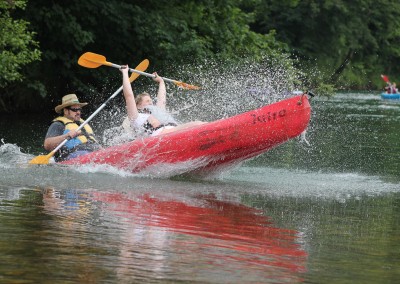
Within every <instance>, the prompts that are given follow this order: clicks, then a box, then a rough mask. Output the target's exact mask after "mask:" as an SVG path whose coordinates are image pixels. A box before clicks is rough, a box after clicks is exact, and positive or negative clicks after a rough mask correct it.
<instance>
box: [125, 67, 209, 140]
mask: <svg viewBox="0 0 400 284" xmlns="http://www.w3.org/2000/svg"><path fill="white" fill-rule="evenodd" d="M120 70H121V72H122V82H123V93H124V98H125V103H126V108H127V112H128V119H129V122H130V126H131V128H132V129H133V130H134V131H135V133H136V134H137V135H139V136H141V135H150V136H156V135H159V134H165V133H169V132H173V131H177V130H181V129H185V128H189V127H193V126H197V125H200V124H203V123H204V122H202V121H192V122H188V123H183V124H179V123H178V122H177V121H176V120H175V119H174V118H173V117H172V116H171V115H170V114H169V113H168V112H167V110H166V104H167V96H166V93H167V92H166V88H165V83H164V80H163V78H162V77H160V76H158V75H157V73H156V72H155V73H153V75H154V76H155V77H154V78H153V80H154V81H155V82H157V83H158V92H157V102H156V104H155V105H154V104H153V100H152V98H151V96H150V95H149V94H148V93H142V94H139V95H137V97H136V99H135V97H134V95H133V90H132V85H131V82H130V81H129V74H128V71H129V67H128V65H124V66H122V68H121V69H120Z"/></svg>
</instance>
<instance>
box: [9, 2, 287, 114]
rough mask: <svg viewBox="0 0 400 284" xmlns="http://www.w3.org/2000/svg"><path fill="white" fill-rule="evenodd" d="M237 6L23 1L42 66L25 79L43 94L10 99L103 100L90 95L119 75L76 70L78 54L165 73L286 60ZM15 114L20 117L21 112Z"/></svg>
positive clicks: (27, 91)
mask: <svg viewBox="0 0 400 284" xmlns="http://www.w3.org/2000/svg"><path fill="white" fill-rule="evenodd" d="M241 3H242V1H241V0H205V1H200V0H190V1H178V0H168V1H167V0H157V1H156V0H138V1H130V0H118V1H117V0H109V1H98V0H86V1H78V0H69V1H51V0H35V1H29V2H28V5H27V8H26V11H25V13H24V14H21V17H22V18H24V19H26V20H27V21H29V22H30V23H31V24H32V28H33V29H34V30H35V31H36V32H37V39H38V41H39V42H40V45H41V51H42V62H40V63H39V62H37V63H34V64H31V65H30V69H29V71H30V74H27V76H28V77H29V80H28V81H29V82H40V83H41V84H42V86H44V88H39V87H38V86H39V85H38V84H30V85H26V86H21V85H20V86H14V87H13V89H12V90H10V92H12V93H14V94H18V96H21V94H23V95H24V96H25V97H31V99H30V100H29V101H30V102H32V101H34V100H35V99H34V98H35V96H37V95H38V94H41V95H42V96H44V97H46V101H47V102H54V101H58V100H59V99H60V97H61V96H63V95H64V94H66V93H70V92H75V93H78V94H79V95H80V96H81V97H82V99H85V100H86V99H87V100H89V99H90V100H91V101H92V102H93V103H95V101H93V100H99V101H100V100H103V98H102V95H100V94H98V95H96V96H92V95H91V94H93V92H97V93H98V92H100V93H104V87H105V86H107V89H109V88H110V86H111V88H113V85H117V84H120V78H119V76H120V75H119V73H118V72H114V73H113V72H112V71H110V70H109V69H107V68H99V69H97V70H96V71H95V72H94V71H90V72H89V71H88V70H87V69H85V68H82V67H80V66H79V65H78V64H77V61H78V58H79V56H80V55H81V54H83V53H84V52H86V51H92V52H96V53H100V54H103V55H105V56H106V57H107V59H109V60H110V61H113V62H116V63H120V64H123V63H128V64H130V65H134V64H137V63H139V62H140V61H141V60H143V59H144V58H149V59H150V61H151V67H152V68H151V69H152V70H160V69H161V70H163V69H164V70H165V68H170V69H172V70H173V69H174V68H171V66H179V65H180V64H188V63H192V64H198V62H200V61H203V60H204V59H208V60H214V59H221V60H231V61H237V60H240V59H242V58H243V57H244V56H250V57H252V58H255V59H257V58H259V59H261V58H262V57H263V56H266V55H268V56H270V57H274V58H279V59H281V60H282V61H283V60H287V59H286V57H284V56H282V51H284V50H285V45H284V44H282V43H280V42H278V41H276V40H275V35H274V32H273V31H272V32H268V33H266V34H265V35H264V34H258V33H256V32H254V31H251V30H250V23H251V22H252V21H253V20H254V14H252V13H246V12H244V11H243V10H241V9H240V5H241ZM164 74H165V72H164ZM168 74H171V73H170V72H169V73H168ZM171 75H172V74H171ZM106 95H107V94H104V96H106ZM86 96H90V98H89V97H86ZM27 104H30V103H29V102H26V103H25V105H27ZM53 104H54V103H53ZM38 107H39V108H40V106H38ZM42 107H46V108H47V107H49V106H45V105H42ZM19 108H20V109H21V110H22V109H23V106H22V105H20V106H19Z"/></svg>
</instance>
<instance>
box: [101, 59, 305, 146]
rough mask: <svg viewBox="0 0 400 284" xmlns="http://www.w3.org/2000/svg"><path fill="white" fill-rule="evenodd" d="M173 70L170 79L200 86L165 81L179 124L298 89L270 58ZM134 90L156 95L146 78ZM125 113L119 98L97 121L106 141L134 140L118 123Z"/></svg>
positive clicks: (237, 109)
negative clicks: (186, 85)
mask: <svg viewBox="0 0 400 284" xmlns="http://www.w3.org/2000/svg"><path fill="white" fill-rule="evenodd" d="M174 69H175V70H174V72H175V73H176V75H173V76H174V78H176V79H179V80H181V79H182V81H185V82H188V83H190V84H195V85H198V86H201V89H200V90H197V91H194V90H183V89H180V88H177V87H176V86H175V85H173V84H170V83H168V82H167V83H166V86H167V100H168V102H167V108H168V110H169V112H170V113H171V114H172V115H173V116H174V117H175V118H176V119H177V120H178V121H181V122H188V121H193V120H202V121H214V120H217V119H221V118H226V117H230V116H233V115H236V114H239V113H243V112H245V111H249V110H251V109H256V108H259V107H261V106H264V105H268V104H271V103H274V102H277V101H279V100H281V99H284V98H286V97H289V96H293V93H292V92H293V91H294V90H296V89H297V86H296V85H295V84H294V83H293V82H299V81H300V79H299V75H296V72H295V71H294V68H293V67H287V66H283V65H282V64H281V63H279V62H271V61H270V60H268V59H264V60H263V61H261V62H258V63H256V62H254V61H253V60H251V59H247V60H244V61H243V62H241V63H240V64H236V65H232V64H229V63H227V62H221V61H210V60H205V61H204V62H202V63H201V64H198V65H196V66H193V65H192V66H189V65H188V66H179V67H178V66H177V67H175V68H174ZM161 75H162V76H165V75H164V74H161ZM166 77H169V76H166ZM169 78H170V77H169ZM183 78H184V79H183ZM133 89H134V92H135V93H140V92H142V91H146V92H148V93H150V94H151V95H152V97H153V98H155V97H156V94H157V86H156V84H154V83H153V82H152V81H151V80H148V79H147V80H146V79H142V80H137V81H135V82H134V83H133ZM125 117H126V111H125V106H124V103H123V101H122V104H121V101H120V102H119V103H117V102H116V103H115V104H114V107H113V108H112V110H109V111H105V112H103V114H101V116H100V118H99V119H97V120H98V121H102V123H103V124H102V126H103V130H102V132H103V133H104V134H103V143H104V144H105V145H107V146H110V145H115V144H118V143H121V142H125V141H129V139H132V138H134V136H132V135H127V133H126V131H124V129H125V128H124V127H121V126H122V122H123V121H124V118H125Z"/></svg>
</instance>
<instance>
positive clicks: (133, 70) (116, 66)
mask: <svg viewBox="0 0 400 284" xmlns="http://www.w3.org/2000/svg"><path fill="white" fill-rule="evenodd" d="M106 65H107V66H111V67H114V68H118V69H121V68H122V66H121V65H118V64H115V63H111V62H108V61H107V62H106ZM129 71H130V72H134V73H138V74H140V75H143V76H147V77H151V78H155V77H156V75H153V74H150V73H146V72H143V71H139V70H136V69H132V68H129ZM161 78H163V80H164V81H167V82H171V83H180V82H179V81H176V80H172V79H168V78H165V77H161Z"/></svg>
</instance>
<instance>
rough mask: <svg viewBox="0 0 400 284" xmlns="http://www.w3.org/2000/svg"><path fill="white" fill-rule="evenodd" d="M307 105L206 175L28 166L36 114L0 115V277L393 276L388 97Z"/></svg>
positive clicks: (398, 215)
mask: <svg viewBox="0 0 400 284" xmlns="http://www.w3.org/2000/svg"><path fill="white" fill-rule="evenodd" d="M311 105H312V107H313V113H312V120H311V123H310V126H309V128H308V131H307V133H306V135H305V137H303V138H302V139H294V140H292V141H290V142H288V143H286V144H284V145H281V146H279V147H277V148H275V149H273V150H271V151H270V152H268V153H265V154H263V155H261V156H259V157H257V158H255V159H252V160H251V161H248V162H245V163H243V164H241V165H239V166H238V167H236V168H233V169H230V170H227V171H225V172H221V173H220V175H219V176H217V177H215V176H214V177H213V178H209V179H194V178H190V179H189V178H185V177H169V178H165V177H163V178H160V177H157V176H140V175H132V174H127V173H123V172H119V171H116V170H112V169H106V168H91V167H89V166H86V167H81V168H75V169H74V168H69V167H62V166H57V165H44V166H28V165H27V161H29V160H30V159H31V158H33V157H34V156H35V155H38V154H40V151H41V150H40V149H39V148H38V147H37V145H40V144H41V143H42V139H43V135H44V132H45V128H46V126H40V125H41V124H42V121H40V119H35V120H27V119H26V117H22V119H23V120H21V119H19V118H18V117H17V118H15V117H5V116H3V117H1V119H2V120H1V122H0V138H1V139H2V142H1V143H0V173H1V174H0V231H1V234H0V259H1V266H0V283H143V282H144V283H193V282H194V283H297V282H302V283H397V281H398V279H400V174H399V171H400V101H385V100H381V99H380V97H379V95H377V94H372V93H361V94H360V93H358V94H353V93H346V94H337V95H336V96H335V97H333V98H332V99H329V100H328V99H324V98H315V99H313V100H312V101H311ZM43 124H45V123H44V122H43ZM41 127H44V128H41ZM23 133H24V134H23ZM22 135H25V136H27V137H26V138H21V137H23V136H22ZM34 145H36V146H34Z"/></svg>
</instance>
